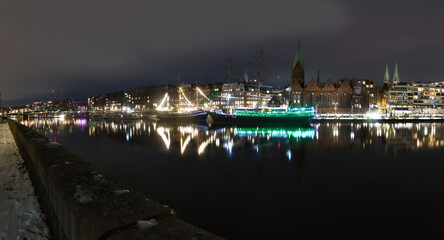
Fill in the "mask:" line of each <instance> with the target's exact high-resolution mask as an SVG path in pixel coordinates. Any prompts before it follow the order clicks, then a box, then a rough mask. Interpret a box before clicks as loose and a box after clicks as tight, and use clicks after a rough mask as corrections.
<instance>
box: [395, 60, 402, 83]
mask: <svg viewBox="0 0 444 240" xmlns="http://www.w3.org/2000/svg"><path fill="white" fill-rule="evenodd" d="M400 81H401V80H400V79H399V73H398V63H396V66H395V74H394V75H393V84H398V83H399V82H400Z"/></svg>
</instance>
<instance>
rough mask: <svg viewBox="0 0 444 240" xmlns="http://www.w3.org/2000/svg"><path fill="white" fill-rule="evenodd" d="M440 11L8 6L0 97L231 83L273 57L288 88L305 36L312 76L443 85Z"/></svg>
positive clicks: (356, 5)
mask: <svg viewBox="0 0 444 240" xmlns="http://www.w3.org/2000/svg"><path fill="white" fill-rule="evenodd" d="M441 5H442V4H441V3H440V2H438V1H433V2H432V3H431V2H428V3H421V4H418V2H417V1H415V2H409V1H402V2H401V1H399V2H397V1H390V2H389V3H388V2H386V1H380V2H378V1H328V0H323V1H260V0H256V1H254V0H248V1H231V0H228V1H214V0H195V1H185V0H177V1H168V0H167V1H142V0H140V1H117V0H107V1H55V0H54V1H31V2H20V1H8V2H7V1H2V2H1V3H0V91H1V93H2V98H3V100H4V102H5V103H6V104H18V103H25V102H27V101H30V100H31V99H47V98H48V96H49V91H50V90H51V89H56V90H57V91H58V92H60V91H62V89H63V93H64V95H65V97H86V96H88V95H91V94H98V93H99V92H101V93H105V92H107V91H110V90H113V89H119V88H129V87H135V86H144V85H151V84H162V83H175V82H177V75H178V73H179V72H180V73H181V74H182V79H183V81H189V82H194V79H197V80H198V81H200V82H208V81H216V80H222V79H220V78H219V79H218V78H217V75H221V74H223V73H224V72H223V71H224V70H223V69H220V68H219V65H221V64H222V62H221V61H220V59H221V58H224V57H227V56H228V55H231V56H232V57H233V58H234V59H236V60H237V65H239V66H240V67H241V69H240V71H239V75H243V72H244V70H245V69H248V70H249V71H253V70H254V67H253V66H251V65H249V62H251V61H252V60H253V59H252V57H251V56H252V55H254V52H255V50H257V49H259V48H262V49H264V51H265V54H266V57H267V61H268V64H269V66H270V67H269V68H268V69H267V72H268V73H270V74H276V75H277V74H279V75H281V76H282V77H281V81H280V82H277V83H276V84H280V85H284V84H286V81H288V76H289V68H290V65H289V63H290V59H291V55H292V53H293V51H294V47H295V43H296V40H297V38H298V37H300V39H301V41H302V49H303V53H304V57H305V61H306V68H307V71H306V72H307V76H306V78H310V77H311V76H313V75H314V73H315V72H316V69H317V68H320V69H321V73H322V76H323V77H324V78H327V77H330V78H332V79H333V80H335V79H337V78H341V77H359V78H369V79H375V80H378V81H379V80H380V79H382V75H383V71H384V68H385V63H389V64H390V65H391V66H393V65H394V61H396V60H397V61H399V64H400V75H401V78H402V79H406V80H410V79H412V80H420V81H437V80H440V77H441V76H442V75H443V71H444V70H442V69H441V68H440V66H439V65H440V63H441V62H442V60H443V59H442V58H443V57H444V53H443V47H442V44H441V42H442V40H443V33H442V31H441V25H442V23H443V20H444V17H443V15H442V14H440V12H439V11H440V9H442V6H441Z"/></svg>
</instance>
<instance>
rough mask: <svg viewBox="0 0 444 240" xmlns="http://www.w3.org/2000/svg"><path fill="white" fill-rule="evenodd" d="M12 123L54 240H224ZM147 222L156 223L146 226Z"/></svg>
mask: <svg viewBox="0 0 444 240" xmlns="http://www.w3.org/2000/svg"><path fill="white" fill-rule="evenodd" d="M8 123H9V126H10V129H11V132H12V134H13V136H14V138H15V140H16V142H17V145H18V146H19V148H20V150H21V153H22V155H24V156H23V158H24V159H25V162H26V165H27V168H28V171H29V172H30V175H31V178H32V180H33V184H34V186H35V188H36V192H37V194H38V196H39V199H40V204H41V206H42V209H43V211H44V212H45V213H46V215H47V218H48V220H47V222H48V225H49V226H50V228H51V230H52V233H53V237H54V239H73V240H74V239H82V240H83V239H85V240H86V239H221V238H219V237H217V236H214V235H212V234H210V233H208V232H205V231H203V230H200V229H198V228H196V227H194V226H192V225H191V224H188V223H186V222H184V221H182V220H180V219H178V218H176V217H175V216H174V214H173V211H172V210H171V209H170V208H169V207H168V206H165V205H163V204H160V203H158V202H156V201H155V200H152V199H150V198H148V197H147V196H145V195H144V194H142V193H140V192H137V191H136V190H134V189H132V188H131V187H129V186H127V185H125V184H123V183H122V182H119V181H117V180H115V179H113V178H111V177H109V176H106V175H105V174H102V173H101V172H100V171H99V170H98V169H97V168H95V167H94V166H93V165H92V164H91V163H89V162H87V161H84V160H82V159H81V158H80V157H78V156H76V155H75V154H73V153H71V152H69V151H68V150H66V149H65V148H64V147H63V146H62V145H60V144H58V143H56V142H52V141H50V140H49V139H48V138H46V137H45V136H43V135H41V134H38V133H37V132H35V131H33V130H32V129H30V128H28V127H26V126H24V125H21V124H20V123H18V122H15V121H12V120H8ZM152 219H155V220H152ZM148 220H152V221H151V222H155V224H152V225H150V224H148V225H146V224H145V225H144V224H143V223H147V222H148V223H150V221H148ZM141 223H142V224H141ZM147 226H148V227H147Z"/></svg>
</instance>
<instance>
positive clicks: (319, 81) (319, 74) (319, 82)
mask: <svg viewBox="0 0 444 240" xmlns="http://www.w3.org/2000/svg"><path fill="white" fill-rule="evenodd" d="M317 84H321V73H320V71H319V68H318V80H317Z"/></svg>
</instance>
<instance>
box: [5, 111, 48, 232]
mask: <svg viewBox="0 0 444 240" xmlns="http://www.w3.org/2000/svg"><path fill="white" fill-rule="evenodd" d="M49 235H50V234H49V228H48V226H47V225H46V223H45V221H44V215H43V214H42V211H41V210H40V206H39V203H38V201H37V196H36V195H35V193H34V188H33V186H32V184H31V181H30V179H29V175H28V172H27V171H26V168H25V166H24V162H23V159H22V157H21V156H20V154H19V152H18V149H17V146H16V144H15V141H14V138H13V137H12V134H11V131H10V130H9V126H8V124H7V123H6V122H5V121H2V120H0V239H5V240H6V239H14V240H15V239H50V237H48V236H49Z"/></svg>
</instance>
